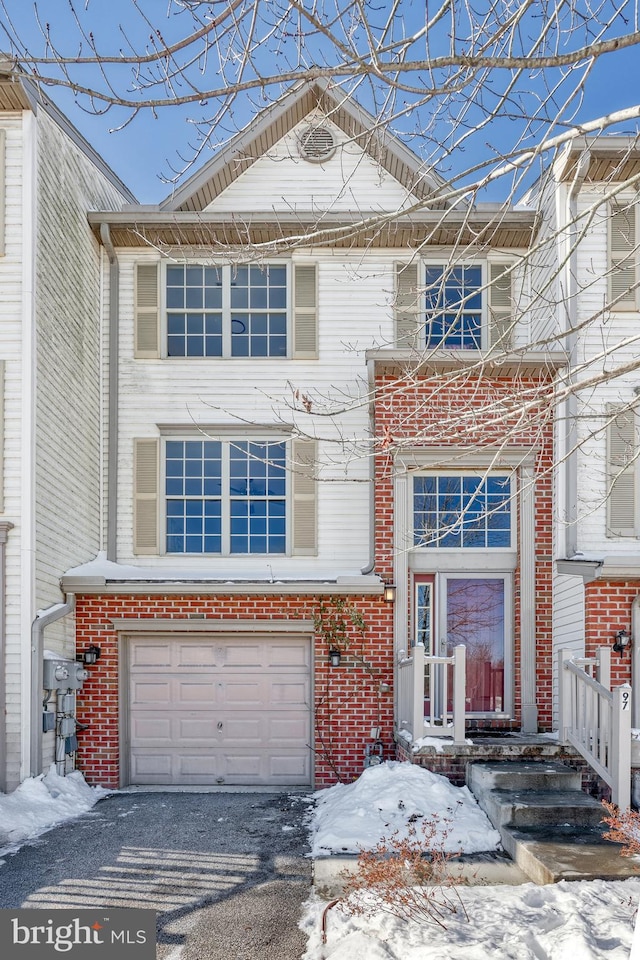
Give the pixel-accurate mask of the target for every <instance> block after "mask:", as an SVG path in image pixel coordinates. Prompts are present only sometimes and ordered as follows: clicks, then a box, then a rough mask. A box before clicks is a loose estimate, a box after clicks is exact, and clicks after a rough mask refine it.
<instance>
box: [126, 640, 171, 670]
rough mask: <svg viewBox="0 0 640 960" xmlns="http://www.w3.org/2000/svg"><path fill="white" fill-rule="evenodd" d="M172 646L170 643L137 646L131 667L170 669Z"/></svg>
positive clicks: (134, 648) (133, 650)
mask: <svg viewBox="0 0 640 960" xmlns="http://www.w3.org/2000/svg"><path fill="white" fill-rule="evenodd" d="M171 656H172V651H171V646H170V644H169V643H145V644H137V645H136V646H135V647H133V649H132V656H131V666H132V668H134V667H156V666H157V667H168V666H171Z"/></svg>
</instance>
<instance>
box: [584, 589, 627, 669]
mask: <svg viewBox="0 0 640 960" xmlns="http://www.w3.org/2000/svg"><path fill="white" fill-rule="evenodd" d="M639 593H640V582H639V581H638V580H594V581H593V582H592V583H588V584H587V585H586V587H585V655H586V656H587V657H592V656H595V653H596V650H597V648H598V647H611V646H612V644H613V640H614V634H616V633H617V632H618V630H622V629H625V630H627V631H628V633H629V634H632V630H631V604H632V603H633V601H634V600H635V598H636V597H637V596H638V594H639ZM638 639H639V640H640V638H638ZM634 640H635V638H634ZM611 682H612V684H613V685H615V686H617V685H618V684H620V683H631V652H630V650H629V649H627V650H626V651H625V652H624V653H623V654H622V656H620V655H619V654H617V653H616V652H615V651H612V653H611Z"/></svg>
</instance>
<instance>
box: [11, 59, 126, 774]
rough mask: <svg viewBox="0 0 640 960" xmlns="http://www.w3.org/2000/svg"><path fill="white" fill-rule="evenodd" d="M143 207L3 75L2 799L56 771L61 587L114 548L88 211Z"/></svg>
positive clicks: (26, 86) (14, 74)
mask: <svg viewBox="0 0 640 960" xmlns="http://www.w3.org/2000/svg"><path fill="white" fill-rule="evenodd" d="M132 199H133V197H132V195H131V194H130V193H129V191H128V190H127V189H126V187H125V186H124V185H123V184H122V183H121V182H120V181H119V180H118V179H117V178H116V177H115V175H114V174H113V173H112V172H111V171H110V170H109V169H108V167H107V166H106V164H105V163H104V162H103V161H102V160H101V159H100V157H99V156H97V154H96V153H95V151H94V150H93V149H92V148H91V147H90V146H89V145H88V144H87V143H86V141H85V140H84V139H83V138H82V137H81V136H80V135H79V134H78V132H77V131H76V130H75V129H74V128H73V127H72V126H71V124H70V123H69V122H68V120H66V119H65V117H63V116H62V115H61V113H60V112H59V111H58V110H57V109H56V108H55V107H54V106H53V105H52V104H51V103H50V102H49V101H48V100H47V99H46V98H44V97H43V96H42V95H41V94H40V93H39V92H38V90H37V89H36V87H35V86H34V84H33V83H32V82H31V81H30V80H29V79H28V78H26V77H25V76H24V75H22V74H21V73H20V72H18V71H15V70H12V69H10V68H9V67H8V66H7V67H6V68H3V67H2V65H0V300H1V303H2V323H1V325H0V399H1V402H2V415H1V416H0V431H1V434H2V436H1V438H0V450H1V451H2V459H1V467H0V751H1V752H0V789H3V790H8V789H11V788H13V787H15V786H16V785H17V784H18V783H19V782H20V781H21V780H22V779H24V777H25V776H28V775H29V773H37V772H38V771H39V770H40V769H42V767H43V766H45V767H46V766H48V765H49V764H50V763H51V762H52V761H53V759H54V749H55V748H54V738H55V731H51V732H48V733H46V734H43V733H42V724H43V720H42V713H43V699H44V695H43V692H42V655H43V650H44V649H46V650H48V651H50V652H53V653H55V654H57V655H59V656H64V657H69V658H71V659H74V658H75V622H74V618H73V600H72V598H69V597H68V598H66V599H67V602H66V603H65V602H64V601H65V597H64V596H63V594H62V593H61V590H60V584H59V581H60V577H61V576H62V574H63V573H64V572H65V570H67V569H68V568H69V567H70V566H73V565H76V564H78V563H82V562H85V561H87V560H88V559H90V558H92V557H94V556H95V554H96V551H97V550H99V549H100V545H101V542H102V530H101V525H102V502H101V501H102V490H101V484H100V478H101V464H100V458H101V455H102V424H103V410H102V392H101V376H102V372H101V345H100V341H101V332H102V318H101V299H102V292H101V291H102V288H103V284H104V262H105V261H104V258H103V251H102V248H101V245H100V244H99V242H98V241H97V240H96V238H95V237H94V235H93V234H92V232H91V229H90V228H89V225H88V223H87V211H88V210H90V209H94V208H95V207H100V206H104V205H109V206H111V207H113V208H115V209H117V208H118V207H119V206H120V205H121V204H122V203H123V202H125V201H126V202H130V201H131V200H132ZM32 643H33V644H35V650H34V654H33V656H32V652H31V651H32ZM55 709H56V699H55V696H54V697H52V698H50V700H49V703H48V705H47V712H49V713H51V712H55ZM66 762H68V761H66ZM61 765H62V767H64V765H65V751H64V750H63V752H62V755H61Z"/></svg>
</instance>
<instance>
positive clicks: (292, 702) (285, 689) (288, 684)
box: [269, 677, 309, 708]
mask: <svg viewBox="0 0 640 960" xmlns="http://www.w3.org/2000/svg"><path fill="white" fill-rule="evenodd" d="M270 686H271V691H270V696H269V701H270V703H271V704H272V705H276V704H277V705H278V707H298V708H299V707H305V706H308V705H309V683H308V681H307V680H305V679H304V678H303V679H300V680H294V679H293V677H292V678H291V680H272V681H271V685H270Z"/></svg>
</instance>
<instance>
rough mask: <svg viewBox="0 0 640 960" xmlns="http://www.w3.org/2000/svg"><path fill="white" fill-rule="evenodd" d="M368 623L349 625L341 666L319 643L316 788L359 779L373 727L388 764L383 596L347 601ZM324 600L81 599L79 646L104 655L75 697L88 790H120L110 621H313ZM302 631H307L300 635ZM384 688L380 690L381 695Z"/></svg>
mask: <svg viewBox="0 0 640 960" xmlns="http://www.w3.org/2000/svg"><path fill="white" fill-rule="evenodd" d="M347 602H348V604H350V605H352V606H353V607H354V608H357V610H358V611H359V613H361V615H362V617H363V618H364V623H365V630H364V635H361V634H360V631H358V630H357V629H355V628H354V627H353V626H352V625H350V629H349V634H350V641H349V646H348V648H347V650H346V652H345V654H344V655H343V657H342V662H341V664H340V666H339V667H333V668H331V667H329V666H328V663H327V654H328V649H327V643H326V640H325V639H324V638H323V637H316V638H315V643H314V657H315V662H314V670H315V696H314V706H315V711H314V712H315V722H314V725H315V731H314V737H315V744H314V749H315V780H316V783H317V784H318V785H319V786H324V785H326V784H330V783H335V781H336V780H337V779H340V780H346V781H349V780H352V779H354V778H355V777H358V776H359V775H360V774H361V773H362V769H363V762H364V748H365V744H366V743H367V742H369V741H370V732H371V727H372V726H376V727H380V731H381V739H382V742H383V744H384V747H385V759H389V758H392V757H393V756H394V755H395V748H394V745H393V692H392V691H393V656H392V634H393V628H392V612H393V611H392V607H391V605H390V604H386V603H384V601H383V600H382V597H379V596H375V597H348V598H347ZM320 603H323V604H325V605H327V604H330V600H329V598H327V597H322V598H318V597H292V596H255V595H251V596H234V597H217V596H216V597H198V596H125V595H120V596H107V595H104V596H81V597H78V601H77V608H76V617H77V621H76V622H77V643H78V649H84V648H86V646H88V644H89V643H95V644H96V645H97V646H99V647H100V649H101V656H100V659H99V661H98V663H97V664H95V666H92V667H90V677H89V680H87V682H86V683H85V685H84V687H83V689H82V691H81V693H80V695H79V697H78V720H79V721H80V723H82V724H87V725H88V729H87V730H86V731H84V732H81V733H80V734H79V751H78V766H79V768H80V769H81V770H82V772H83V773H84V775H85V777H86V778H87V780H88V781H89V783H100V784H102V785H103V786H107V787H118V786H120V730H119V704H118V689H119V673H120V671H121V670H124V669H125V664H120V663H119V662H118V634H117V632H116V630H115V628H114V626H113V623H112V621H113V620H122V619H125V618H135V619H140V618H147V619H149V618H151V619H158V618H162V619H175V620H176V621H177V624H176V626H177V629H179V621H180V620H183V621H184V620H188V618H189V617H191V618H193V617H202V616H204V617H206V618H207V619H210V620H223V619H224V620H265V621H267V620H282V619H283V618H287V619H289V620H295V619H296V618H301V619H307V620H309V619H313V617H314V614H316V612H317V611H318V608H319V605H320ZM301 632H304V631H302V630H301ZM381 688H382V689H381Z"/></svg>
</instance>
